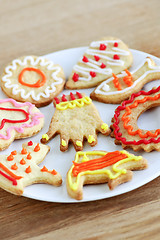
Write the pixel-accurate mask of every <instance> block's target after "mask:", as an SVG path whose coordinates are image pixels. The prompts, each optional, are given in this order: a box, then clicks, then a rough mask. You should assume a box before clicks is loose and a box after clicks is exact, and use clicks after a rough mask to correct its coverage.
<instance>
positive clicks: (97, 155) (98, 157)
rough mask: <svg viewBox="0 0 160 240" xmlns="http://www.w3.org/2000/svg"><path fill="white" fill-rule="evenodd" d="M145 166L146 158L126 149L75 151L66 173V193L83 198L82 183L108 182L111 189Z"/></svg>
mask: <svg viewBox="0 0 160 240" xmlns="http://www.w3.org/2000/svg"><path fill="white" fill-rule="evenodd" d="M145 168H147V160H146V159H144V158H142V157H141V156H135V155H133V154H130V153H128V152H127V151H124V150H123V151H114V152H105V151H91V152H77V153H76V156H75V160H74V162H73V165H72V166H71V168H70V170H69V171H68V173H67V178H66V184H67V191H68V194H69V195H70V196H71V197H72V198H75V199H77V200H81V199H82V198H83V185H86V184H98V183H106V182H108V186H109V188H110V189H111V190H112V189H114V188H115V187H116V186H117V185H119V184H122V183H124V182H128V181H130V180H131V179H132V171H135V170H143V169H145Z"/></svg>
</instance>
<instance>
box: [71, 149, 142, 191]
mask: <svg viewBox="0 0 160 240" xmlns="http://www.w3.org/2000/svg"><path fill="white" fill-rule="evenodd" d="M120 152H121V153H124V154H126V155H127V158H125V159H123V160H120V161H118V162H117V163H115V164H113V165H112V171H113V172H112V171H111V170H109V169H100V170H93V171H90V170H88V171H85V172H81V173H79V174H78V175H77V177H76V181H75V182H74V183H73V182H72V169H73V167H74V164H73V165H72V167H71V168H70V170H69V173H68V182H69V186H70V187H71V189H72V190H74V191H76V190H77V189H78V186H79V182H80V178H81V177H82V176H84V175H87V174H89V175H98V174H106V175H108V177H109V178H110V179H116V178H117V177H119V176H120V175H121V174H126V172H127V170H126V169H124V168H123V169H120V168H118V167H119V166H120V165H121V164H123V163H126V162H129V161H139V160H141V159H142V157H141V156H133V155H130V154H129V153H128V152H126V151H125V150H123V151H120ZM87 155H100V156H104V155H106V152H100V151H95V152H77V153H76V157H75V162H78V159H79V157H80V156H85V157H86V158H87ZM86 161H87V160H86ZM88 161H89V158H88Z"/></svg>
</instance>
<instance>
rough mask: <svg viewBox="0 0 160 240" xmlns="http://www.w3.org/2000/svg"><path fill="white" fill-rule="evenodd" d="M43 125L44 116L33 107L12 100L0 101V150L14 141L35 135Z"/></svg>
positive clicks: (27, 103) (29, 104)
mask: <svg viewBox="0 0 160 240" xmlns="http://www.w3.org/2000/svg"><path fill="white" fill-rule="evenodd" d="M43 125H44V116H43V114H42V113H41V112H40V111H39V110H38V108H36V107H35V105H33V104H31V103H29V102H26V103H19V102H16V101H15V100H13V99H11V98H10V99H1V100H0V150H3V149H5V148H7V147H9V145H10V144H11V143H12V142H13V141H14V139H21V138H27V137H31V136H33V135H35V134H37V133H38V132H39V131H40V130H41V128H42V127H43Z"/></svg>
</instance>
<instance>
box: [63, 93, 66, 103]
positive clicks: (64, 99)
mask: <svg viewBox="0 0 160 240" xmlns="http://www.w3.org/2000/svg"><path fill="white" fill-rule="evenodd" d="M62 102H67V98H66V95H65V94H63V95H62Z"/></svg>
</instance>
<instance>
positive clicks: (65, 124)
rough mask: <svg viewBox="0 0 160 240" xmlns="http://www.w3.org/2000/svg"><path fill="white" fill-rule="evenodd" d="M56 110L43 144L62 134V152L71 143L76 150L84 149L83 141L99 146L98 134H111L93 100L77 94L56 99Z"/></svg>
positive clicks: (43, 138) (42, 140) (43, 137)
mask: <svg viewBox="0 0 160 240" xmlns="http://www.w3.org/2000/svg"><path fill="white" fill-rule="evenodd" d="M54 103H55V106H56V110H55V112H54V115H53V117H52V120H51V123H50V126H49V130H48V132H47V133H46V134H44V135H43V136H42V139H41V142H42V143H47V142H48V141H50V140H51V138H53V137H54V136H55V135H56V134H60V138H61V144H60V149H61V151H66V150H67V149H68V144H69V142H70V141H71V142H72V143H73V145H74V147H75V149H76V151H80V150H82V149H83V140H84V139H87V140H88V143H89V144H90V145H91V146H95V145H96V144H97V132H101V133H102V134H104V135H108V134H109V133H110V129H109V128H108V125H107V124H106V123H104V122H103V121H102V120H101V118H100V116H99V113H98V111H97V109H96V108H95V106H94V104H93V103H92V100H91V99H90V98H89V97H87V96H85V94H81V93H79V92H77V93H76V94H73V93H70V95H68V96H65V95H63V96H62V97H61V98H56V99H55V101H54Z"/></svg>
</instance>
